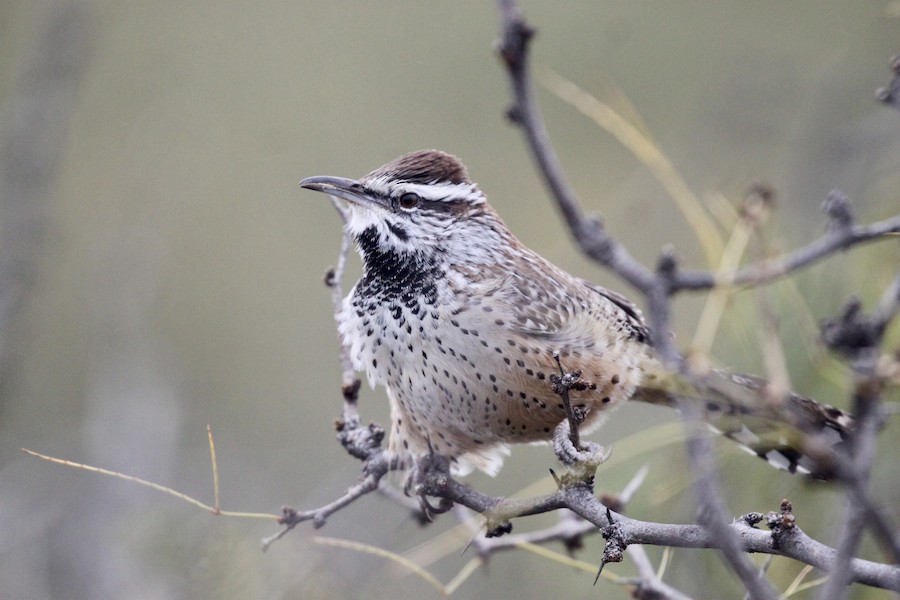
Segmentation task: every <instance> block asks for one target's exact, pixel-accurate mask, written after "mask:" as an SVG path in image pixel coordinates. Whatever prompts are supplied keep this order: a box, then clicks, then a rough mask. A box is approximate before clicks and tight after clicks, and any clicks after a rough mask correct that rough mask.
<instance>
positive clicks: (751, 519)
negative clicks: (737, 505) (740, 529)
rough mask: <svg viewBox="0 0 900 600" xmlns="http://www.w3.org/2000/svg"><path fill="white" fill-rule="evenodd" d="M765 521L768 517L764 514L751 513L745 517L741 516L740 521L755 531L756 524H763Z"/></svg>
mask: <svg viewBox="0 0 900 600" xmlns="http://www.w3.org/2000/svg"><path fill="white" fill-rule="evenodd" d="M764 519H766V515H764V514H762V513H761V512H750V513H747V514H745V515H741V517H740V518H739V519H738V521H740V522H741V523H744V524H745V525H747V526H748V527H753V528H754V529H755V528H756V524H757V523H760V522H762V521H763V520H764Z"/></svg>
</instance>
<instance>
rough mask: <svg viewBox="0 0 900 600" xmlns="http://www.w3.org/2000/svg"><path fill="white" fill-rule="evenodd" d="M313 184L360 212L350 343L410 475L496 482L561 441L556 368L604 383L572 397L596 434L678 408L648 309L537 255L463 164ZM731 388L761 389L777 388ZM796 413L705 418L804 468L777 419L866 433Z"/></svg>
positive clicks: (714, 410) (346, 325)
mask: <svg viewBox="0 0 900 600" xmlns="http://www.w3.org/2000/svg"><path fill="white" fill-rule="evenodd" d="M300 185H301V186H303V187H305V188H307V189H311V190H315V191H319V192H324V193H326V194H329V195H331V196H334V197H337V198H340V199H342V200H345V201H346V202H347V207H348V212H347V213H346V224H345V226H346V229H347V231H348V232H349V234H350V235H351V236H352V237H353V238H354V240H355V241H356V244H357V247H358V251H359V254H360V256H361V257H362V260H363V265H364V273H363V276H362V278H361V279H360V280H359V281H358V282H357V283H356V285H355V286H354V288H353V290H352V291H351V292H350V294H349V295H348V296H347V297H346V298H345V299H344V302H343V306H342V309H341V311H340V313H339V315H338V324H339V331H340V335H341V337H342V339H343V343H344V344H345V347H346V348H347V349H348V350H349V353H350V357H351V358H352V360H353V364H354V367H355V368H356V369H358V370H360V371H365V373H366V374H367V376H368V379H369V382H370V383H371V384H372V385H373V386H374V385H383V386H384V387H385V388H386V389H387V394H388V398H389V400H390V406H391V427H390V441H389V445H388V451H389V452H390V453H391V454H392V455H393V456H396V457H397V458H398V459H400V461H401V462H402V463H403V464H405V465H406V466H411V464H412V463H413V462H414V461H415V459H416V457H418V456H423V455H425V454H427V453H428V452H431V451H433V452H436V453H438V454H441V455H444V456H446V457H447V458H449V459H450V460H451V461H452V463H453V467H454V472H455V473H457V474H465V473H466V472H468V471H470V470H471V469H472V468H473V467H474V468H478V469H480V470H482V471H485V472H487V473H490V474H495V473H496V472H497V471H498V469H499V468H500V466H501V464H502V461H503V457H504V456H505V455H506V454H508V452H509V450H508V444H515V443H524V442H541V441H548V440H550V438H551V437H552V435H553V430H554V428H555V427H556V425H557V424H559V423H560V422H561V421H562V420H564V419H565V418H566V414H565V412H564V408H563V404H562V401H561V398H560V396H558V395H557V393H556V392H554V390H553V386H552V385H551V383H550V381H549V379H550V374H551V373H556V372H558V371H559V367H558V363H557V359H556V358H555V357H556V356H558V357H559V360H561V362H562V364H563V365H565V367H566V368H567V369H570V370H575V369H578V370H580V371H581V372H582V373H583V376H584V378H585V379H586V380H589V381H590V382H591V386H590V389H587V390H584V391H572V392H571V398H572V399H571V401H572V405H573V406H574V407H576V408H578V409H580V413H583V414H584V421H583V423H582V428H583V429H582V430H583V431H585V432H589V431H591V430H592V429H595V428H597V427H598V426H599V425H600V424H601V423H602V422H603V421H604V420H605V418H606V416H607V415H608V414H609V412H610V411H611V410H612V409H613V408H615V407H617V406H619V405H621V404H622V403H623V402H624V401H626V400H628V399H629V398H631V397H632V396H634V397H635V398H637V399H642V400H645V401H649V402H655V403H665V404H674V400H673V394H672V393H669V392H670V391H671V390H665V389H664V388H665V386H661V385H652V384H651V381H650V380H651V379H656V378H657V375H658V374H659V373H661V372H662V371H661V369H660V368H659V361H658V360H657V359H655V357H654V353H653V350H652V348H651V346H650V343H649V336H648V330H647V326H646V325H645V323H644V319H643V317H642V315H641V312H640V311H639V310H638V308H637V307H636V306H635V305H634V304H632V303H631V302H629V301H628V300H626V299H625V298H624V297H623V296H621V295H619V294H617V293H615V292H611V291H609V290H606V289H604V288H602V287H599V286H597V285H594V284H592V283H589V282H587V281H585V280H583V279H579V278H577V277H574V276H572V275H570V274H568V273H566V272H565V271H563V270H562V269H560V268H559V267H557V266H555V265H553V264H551V263H550V262H548V261H547V260H545V259H543V258H542V257H540V256H539V255H538V254H536V253H535V252H533V251H532V250H530V249H528V248H526V247H525V246H524V245H522V243H521V242H519V240H518V239H516V237H515V236H514V235H513V234H512V233H511V232H510V231H509V229H507V227H506V225H505V224H504V223H503V221H502V220H501V219H500V217H499V215H498V214H497V212H496V211H495V210H494V209H493V208H492V207H491V206H490V205H489V204H488V202H487V199H486V198H485V195H484V194H483V193H482V192H481V190H479V188H478V187H477V186H476V185H475V184H474V183H472V181H471V180H470V179H469V176H468V174H467V172H466V168H465V167H464V166H463V164H462V163H461V162H460V161H459V160H458V159H457V158H456V157H454V156H451V155H449V154H446V153H444V152H440V151H436V150H423V151H418V152H413V153H410V154H407V155H404V156H401V157H399V158H397V159H396V160H394V161H392V162H390V163H388V164H386V165H384V166H383V167H380V168H379V169H376V170H375V171H372V172H371V173H369V174H368V175H366V176H365V177H363V178H362V179H360V180H358V181H357V180H352V179H345V178H341V177H309V178H307V179H304V180H303V181H301V182H300ZM659 379H660V380H662V378H659ZM720 379H721V380H722V381H723V382H727V383H728V384H729V385H731V386H732V387H735V385H737V387H741V388H746V389H750V390H756V391H757V392H758V391H759V389H760V388H761V386H762V385H763V383H762V380H758V379H755V378H751V377H744V376H736V375H733V376H732V375H727V374H722V375H721V377H720ZM704 391H706V390H704ZM680 394H681V392H678V391H676V392H674V395H680ZM759 395H760V394H756V396H759ZM724 396H727V394H724V395H723V397H724ZM755 400H757V401H759V398H758V397H756V398H755ZM757 404H763V403H762V402H761V401H759V402H757ZM787 404H788V405H789V406H788V407H787V409H786V412H787V413H790V414H787V415H785V414H780V413H782V412H785V411H774V412H773V411H772V409H771V407H769V409H763V408H761V407H760V408H759V409H756V408H754V407H753V406H752V403H747V402H744V403H740V402H737V401H735V400H733V399H728V398H725V400H724V402H714V401H712V400H711V399H710V398H707V397H705V398H704V399H703V401H702V403H701V406H702V407H703V412H704V414H705V415H706V416H708V417H709V418H710V419H709V420H710V421H713V420H714V419H713V417H723V416H731V417H738V418H739V419H740V421H741V422H740V423H738V424H737V425H735V424H734V423H730V424H725V425H724V426H720V428H721V429H724V430H725V433H726V434H727V435H729V436H730V437H732V438H734V439H736V440H738V441H739V442H742V443H743V444H745V445H747V446H749V447H751V448H752V449H753V451H754V452H755V453H756V454H758V455H760V456H762V457H764V458H767V459H769V461H770V462H773V463H776V464H778V465H780V466H782V467H784V468H787V469H790V470H792V471H793V470H795V469H797V468H798V466H799V467H800V468H802V467H803V465H802V464H801V459H802V455H801V454H800V452H799V451H797V450H796V449H795V447H793V446H791V445H790V444H788V443H787V442H785V440H784V439H783V438H784V436H780V437H779V438H778V439H777V440H773V439H771V438H772V435H770V434H771V431H773V430H774V427H773V426H772V422H779V421H781V422H791V423H793V424H794V425H795V426H796V425H797V424H798V423H799V424H800V425H801V426H803V427H802V428H803V429H805V430H807V431H809V430H815V431H828V432H830V435H831V437H832V438H834V441H840V439H842V438H844V437H845V436H846V434H847V432H848V428H849V427H850V426H851V420H850V418H849V416H847V415H845V414H844V413H842V412H840V411H838V410H837V409H833V408H830V407H825V406H823V405H819V404H818V403H815V402H814V401H812V400H808V399H806V398H802V397H800V396H795V395H791V396H790V397H789V398H788V403H787ZM766 410H768V411H769V413H768V414H766ZM754 419H755V420H756V423H755V425H746V424H744V423H743V422H745V421H749V422H751V423H752V422H753V421H754Z"/></svg>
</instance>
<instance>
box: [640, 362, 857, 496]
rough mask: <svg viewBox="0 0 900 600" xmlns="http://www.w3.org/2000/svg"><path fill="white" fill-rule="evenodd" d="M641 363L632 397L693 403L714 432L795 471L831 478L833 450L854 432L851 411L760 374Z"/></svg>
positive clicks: (673, 404)
mask: <svg viewBox="0 0 900 600" xmlns="http://www.w3.org/2000/svg"><path fill="white" fill-rule="evenodd" d="M643 367H644V378H643V383H642V385H641V386H640V387H638V389H637V391H636V392H635V394H634V396H633V399H634V400H638V401H641V402H648V403H650V404H659V405H664V406H670V407H673V408H676V409H677V408H685V407H690V408H692V409H693V410H694V411H695V412H696V413H697V414H699V416H700V418H701V419H702V420H703V421H704V422H706V423H707V424H709V425H710V426H711V427H712V428H713V429H715V430H716V431H718V432H720V433H722V434H723V435H725V436H726V437H728V438H730V439H732V440H734V441H735V442H737V443H739V444H740V445H741V446H743V447H744V448H745V449H747V450H749V451H750V452H752V453H753V454H755V455H757V456H759V457H760V458H763V459H765V460H766V461H768V462H769V463H770V464H771V465H773V466H775V467H778V468H780V469H785V470H787V471H790V472H792V473H795V472H798V471H799V472H801V473H809V474H811V475H812V476H813V477H816V478H819V479H828V478H830V477H831V476H833V474H834V467H835V464H834V451H835V450H837V451H840V447H841V446H843V445H844V444H845V443H846V442H847V440H848V439H849V437H850V436H851V435H852V433H853V429H854V419H853V416H852V415H850V414H848V413H846V412H844V411H842V410H840V409H838V408H835V407H833V406H829V405H827V404H820V403H819V402H816V401H815V400H812V399H810V398H806V397H804V396H800V395H798V394H795V393H793V392H783V393H780V392H778V391H777V390H774V389H773V386H772V385H770V383H769V382H768V381H767V380H765V379H762V378H760V377H754V376H749V375H739V374H735V373H728V372H725V371H718V370H710V371H708V372H707V373H705V374H703V375H702V376H698V377H696V378H693V377H692V378H690V379H692V380H694V379H695V380H696V381H688V378H687V377H685V376H683V375H680V374H677V373H673V372H672V371H671V370H669V369H667V368H666V367H665V366H664V365H662V363H661V362H660V361H659V360H658V359H656V358H650V359H649V360H647V361H646V363H645V364H644V365H643Z"/></svg>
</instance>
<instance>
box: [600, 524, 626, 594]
mask: <svg viewBox="0 0 900 600" xmlns="http://www.w3.org/2000/svg"><path fill="white" fill-rule="evenodd" d="M606 518H607V520H608V521H609V525H608V526H607V527H604V528H603V529H602V530H601V532H600V533H601V534H602V535H603V539H605V540H606V545H605V546H604V547H603V558H602V559H601V560H600V568H599V569H597V577H595V578H594V585H597V581H598V580H599V579H600V574H601V573H602V572H603V567H605V566H606V564H607V563H611V562H622V560H623V559H624V558H625V549H626V548H627V547H628V544H627V543H626V542H625V534H624V532H623V531H622V526H621V525H620V524H619V523H616V522H615V521H613V517H612V512H610V510H609V508H607V509H606Z"/></svg>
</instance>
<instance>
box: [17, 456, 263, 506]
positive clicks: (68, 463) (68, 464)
mask: <svg viewBox="0 0 900 600" xmlns="http://www.w3.org/2000/svg"><path fill="white" fill-rule="evenodd" d="M21 450H22V452H24V453H25V454H28V455H29V456H34V457H35V458H40V459H41V460H45V461H47V462H51V463H54V464H57V465H62V466H64V467H71V468H73V469H79V470H82V471H88V472H90V473H97V474H99V475H108V476H110V477H115V478H116V479H123V480H125V481H128V482H131V483H136V484H138V485H142V486H144V487H148V488H150V489H152V490H156V491H157V492H162V493H163V494H168V495H169V496H173V497H175V498H178V499H179V500H183V501H184V502H187V503H188V504H193V505H194V506H197V507H199V508H202V509H203V510H205V511H209V512H211V513H212V514H214V515H222V516H226V517H241V518H245V519H270V520H273V521H277V520H278V519H280V518H281V517H280V516H279V515H273V514H269V513H251V512H237V511H230V510H219V509H218V506H210V505H208V504H204V503H203V502H201V501H199V500H197V499H196V498H193V497H191V496H188V495H187V494H183V493H181V492H179V491H177V490H173V489H172V488H170V487H166V486H164V485H160V484H158V483H154V482H152V481H147V480H146V479H141V478H140V477H135V476H134V475H126V474H125V473H119V472H118V471H110V470H109V469H102V468H100V467H94V466H91V465H86V464H83V463H78V462H75V461H71V460H66V459H64V458H55V457H53V456H47V455H46V454H41V453H40V452H35V451H34V450H28V449H27V448H22V449H21Z"/></svg>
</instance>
